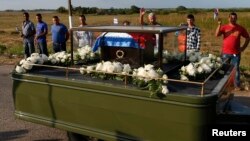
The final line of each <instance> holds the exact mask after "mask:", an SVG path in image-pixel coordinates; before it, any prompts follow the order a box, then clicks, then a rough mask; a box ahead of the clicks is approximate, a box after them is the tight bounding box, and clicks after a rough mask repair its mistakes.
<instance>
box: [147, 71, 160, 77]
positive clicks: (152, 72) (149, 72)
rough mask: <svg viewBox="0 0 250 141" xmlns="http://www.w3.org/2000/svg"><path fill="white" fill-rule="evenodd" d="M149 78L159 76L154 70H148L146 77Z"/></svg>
mask: <svg viewBox="0 0 250 141" xmlns="http://www.w3.org/2000/svg"><path fill="white" fill-rule="evenodd" d="M147 76H148V77H149V78H153V79H155V78H158V77H159V74H158V73H157V72H156V71H155V70H154V69H150V70H149V71H148V75H147Z"/></svg>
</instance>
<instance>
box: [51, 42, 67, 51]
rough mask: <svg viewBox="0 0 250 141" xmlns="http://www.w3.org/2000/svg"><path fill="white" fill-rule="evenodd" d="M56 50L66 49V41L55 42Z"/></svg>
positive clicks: (54, 47)
mask: <svg viewBox="0 0 250 141" xmlns="http://www.w3.org/2000/svg"><path fill="white" fill-rule="evenodd" d="M53 49H54V52H55V53H56V52H60V51H66V42H63V43H53Z"/></svg>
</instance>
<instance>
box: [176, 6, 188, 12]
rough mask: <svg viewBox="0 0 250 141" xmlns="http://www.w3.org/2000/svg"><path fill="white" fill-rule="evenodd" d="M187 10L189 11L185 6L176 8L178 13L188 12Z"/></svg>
mask: <svg viewBox="0 0 250 141" xmlns="http://www.w3.org/2000/svg"><path fill="white" fill-rule="evenodd" d="M186 10H187V8H186V7H185V6H178V7H177V8H176V11H186Z"/></svg>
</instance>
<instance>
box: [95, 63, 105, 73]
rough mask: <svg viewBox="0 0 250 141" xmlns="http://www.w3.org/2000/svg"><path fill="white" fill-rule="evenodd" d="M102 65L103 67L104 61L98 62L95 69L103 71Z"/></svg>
mask: <svg viewBox="0 0 250 141" xmlns="http://www.w3.org/2000/svg"><path fill="white" fill-rule="evenodd" d="M102 67H103V65H102V62H101V63H98V64H97V65H96V68H95V70H97V71H101V70H102Z"/></svg>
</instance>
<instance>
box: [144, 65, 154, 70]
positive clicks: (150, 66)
mask: <svg viewBox="0 0 250 141" xmlns="http://www.w3.org/2000/svg"><path fill="white" fill-rule="evenodd" d="M144 68H145V70H151V69H153V68H154V66H153V65H152V64H147V65H145V66H144Z"/></svg>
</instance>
